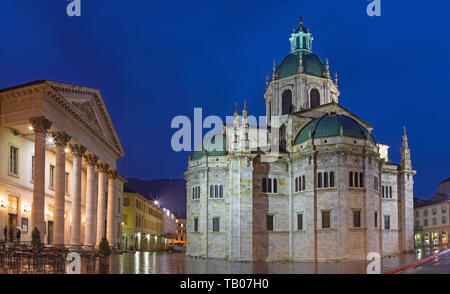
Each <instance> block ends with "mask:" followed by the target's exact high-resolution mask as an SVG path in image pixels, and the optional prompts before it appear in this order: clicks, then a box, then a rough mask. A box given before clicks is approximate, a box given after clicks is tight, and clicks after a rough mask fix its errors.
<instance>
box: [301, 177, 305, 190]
mask: <svg viewBox="0 0 450 294" xmlns="http://www.w3.org/2000/svg"><path fill="white" fill-rule="evenodd" d="M302 185H303V186H302V190H305V186H306V182H305V176H303V179H302Z"/></svg>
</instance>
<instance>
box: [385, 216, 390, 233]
mask: <svg viewBox="0 0 450 294" xmlns="http://www.w3.org/2000/svg"><path fill="white" fill-rule="evenodd" d="M384 229H385V230H390V229H391V217H390V216H389V215H385V216H384Z"/></svg>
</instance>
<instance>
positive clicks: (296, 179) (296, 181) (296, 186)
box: [295, 178, 298, 192]
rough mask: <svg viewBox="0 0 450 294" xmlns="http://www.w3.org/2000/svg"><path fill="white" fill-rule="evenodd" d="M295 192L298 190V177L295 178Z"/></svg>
mask: <svg viewBox="0 0 450 294" xmlns="http://www.w3.org/2000/svg"><path fill="white" fill-rule="evenodd" d="M295 192H298V178H295Z"/></svg>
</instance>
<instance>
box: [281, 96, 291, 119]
mask: <svg viewBox="0 0 450 294" xmlns="http://www.w3.org/2000/svg"><path fill="white" fill-rule="evenodd" d="M291 110H292V91H291V90H286V91H284V92H283V94H282V96H281V114H282V115H285V114H290V113H291Z"/></svg>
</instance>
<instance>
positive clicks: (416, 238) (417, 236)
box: [414, 233, 422, 248]
mask: <svg viewBox="0 0 450 294" xmlns="http://www.w3.org/2000/svg"><path fill="white" fill-rule="evenodd" d="M414 244H415V247H416V248H421V247H422V235H421V234H420V233H416V234H415V235H414Z"/></svg>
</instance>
